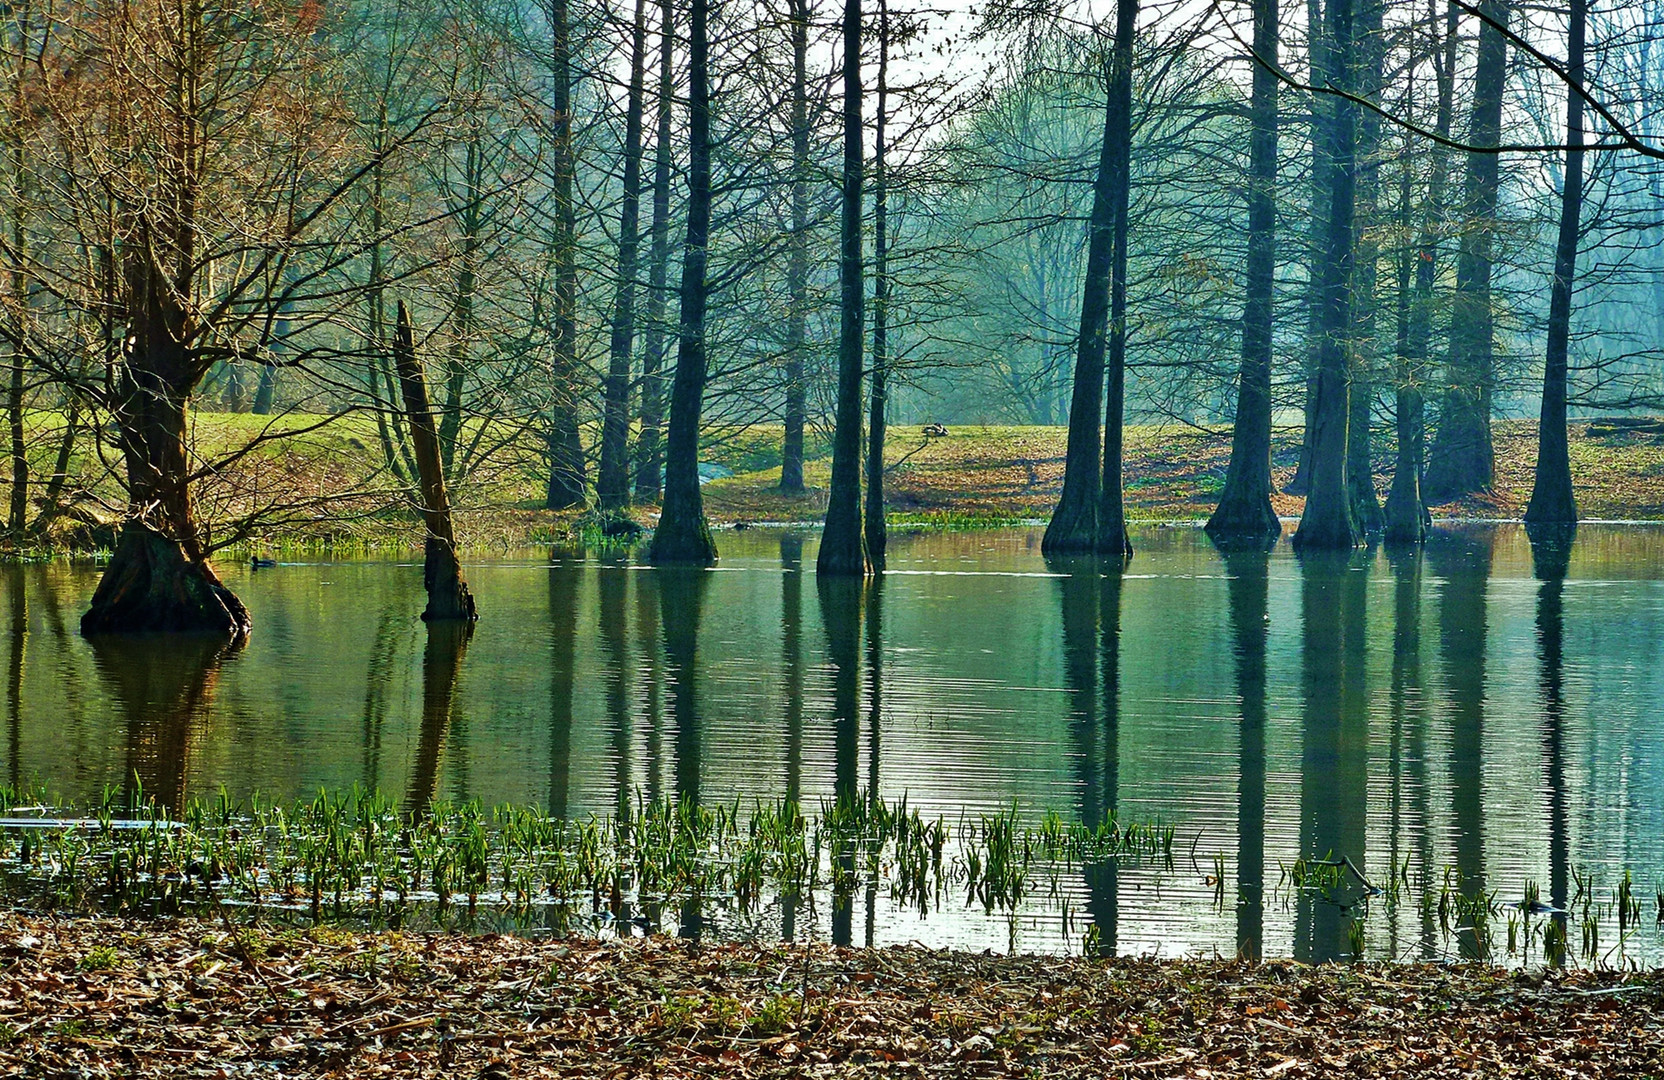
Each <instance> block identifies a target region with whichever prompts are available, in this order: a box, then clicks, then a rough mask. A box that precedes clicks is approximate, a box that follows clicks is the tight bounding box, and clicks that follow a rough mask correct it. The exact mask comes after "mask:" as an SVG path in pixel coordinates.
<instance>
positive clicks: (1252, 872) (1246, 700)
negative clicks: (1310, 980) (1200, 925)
mask: <svg viewBox="0 0 1664 1080" xmlns="http://www.w3.org/2000/svg"><path fill="white" fill-rule="evenodd" d="M1268 553H1269V545H1263V546H1260V547H1257V548H1235V549H1225V550H1223V552H1222V558H1223V559H1224V562H1225V572H1226V574H1228V575H1229V581H1228V591H1229V603H1230V628H1231V659H1232V661H1233V664H1234V670H1235V675H1236V693H1237V697H1238V699H1239V700H1240V701H1241V702H1242V716H1241V726H1240V728H1239V729H1238V734H1237V769H1238V771H1237V801H1236V851H1237V855H1236V895H1235V897H1234V898H1232V897H1229V896H1228V897H1227V899H1228V900H1234V902H1235V904H1236V952H1237V956H1238V957H1239V958H1241V959H1244V960H1259V959H1260V958H1261V957H1262V956H1263V955H1264V951H1265V721H1266V696H1265V682H1266V667H1265V665H1266V656H1265V653H1266V641H1267V638H1268V636H1269V635H1268V623H1267V612H1268V610H1269V608H1268V604H1269V597H1270V559H1269V554H1268Z"/></svg>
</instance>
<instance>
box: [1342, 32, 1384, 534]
mask: <svg viewBox="0 0 1664 1080" xmlns="http://www.w3.org/2000/svg"><path fill="white" fill-rule="evenodd" d="M1383 10H1384V9H1383V6H1382V5H1381V4H1378V3H1371V4H1366V5H1364V8H1363V11H1362V13H1361V16H1360V17H1359V20H1358V32H1357V35H1356V46H1355V47H1356V49H1357V52H1358V58H1359V59H1360V60H1361V61H1362V63H1361V65H1360V66H1361V76H1362V79H1361V81H1362V86H1361V87H1360V88H1359V89H1360V90H1361V92H1362V94H1363V96H1364V97H1365V98H1367V99H1368V100H1369V101H1371V102H1374V103H1375V104H1376V105H1379V104H1380V103H1381V90H1382V86H1381V79H1382V75H1381V68H1382V65H1383V64H1384V63H1385V60H1386V42H1385V41H1384V40H1383V38H1382V36H1381V20H1382V11H1383ZM1357 177H1358V180H1357V184H1358V199H1357V209H1356V211H1355V219H1356V222H1355V224H1354V227H1353V236H1354V238H1355V241H1354V243H1355V247H1356V248H1357V251H1356V254H1355V256H1354V258H1355V259H1356V262H1355V263H1354V265H1353V271H1352V273H1353V277H1352V326H1353V328H1354V333H1353V335H1352V341H1351V343H1350V345H1351V347H1350V348H1349V349H1348V352H1349V354H1350V357H1351V365H1350V366H1351V391H1350V398H1349V400H1350V404H1351V414H1350V417H1349V419H1348V422H1347V425H1346V480H1347V488H1348V491H1349V492H1350V494H1351V499H1352V516H1353V517H1354V518H1355V519H1356V520H1357V523H1358V530H1359V531H1360V532H1362V533H1373V532H1378V531H1380V529H1381V524H1382V520H1381V503H1380V500H1379V499H1377V498H1376V497H1375V462H1374V454H1373V447H1372V445H1371V440H1370V421H1371V419H1372V418H1373V416H1372V414H1373V411H1374V406H1375V365H1376V357H1377V356H1378V355H1379V354H1380V350H1379V349H1378V348H1377V334H1378V332H1379V328H1380V317H1379V303H1378V298H1377V295H1376V293H1377V289H1376V275H1377V273H1378V272H1379V271H1378V267H1377V262H1378V260H1379V259H1380V257H1381V245H1380V242H1379V241H1378V240H1377V239H1376V237H1375V235H1374V233H1373V232H1372V231H1371V228H1370V227H1371V226H1372V225H1374V224H1375V223H1376V221H1377V220H1378V215H1379V213H1380V208H1381V116H1380V114H1379V113H1377V112H1375V111H1374V110H1371V109H1364V110H1361V112H1360V115H1359V118H1358V154H1357Z"/></svg>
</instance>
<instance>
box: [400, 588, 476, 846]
mask: <svg viewBox="0 0 1664 1080" xmlns="http://www.w3.org/2000/svg"><path fill="white" fill-rule="evenodd" d="M473 636H474V624H473V623H472V622H470V621H467V620H462V619H457V620H446V621H443V622H431V623H428V624H427V642H426V644H424V645H423V646H422V727H421V732H420V734H419V736H418V738H417V740H416V763H415V765H414V767H413V768H412V769H411V771H410V788H409V790H408V791H407V792H406V794H405V800H404V805H405V807H406V809H408V810H410V811H411V812H413V813H418V814H419V813H423V812H425V811H426V810H427V809H428V808H429V807H430V806H432V805H433V802H434V800H435V799H437V798H438V797H439V773H440V770H441V768H442V767H443V766H444V762H445V754H446V751H447V748H448V747H450V746H451V744H452V739H453V732H452V728H453V726H454V725H455V724H456V723H457V713H456V683H457V676H458V675H459V674H460V673H461V671H462V657H463V656H464V654H466V653H467V651H468V642H469V640H470V639H472V637H473Z"/></svg>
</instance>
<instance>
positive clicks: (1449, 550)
mask: <svg viewBox="0 0 1664 1080" xmlns="http://www.w3.org/2000/svg"><path fill="white" fill-rule="evenodd" d="M1495 543H1496V530H1495V529H1494V528H1491V527H1489V526H1479V527H1472V528H1464V529H1461V530H1435V531H1433V532H1431V533H1429V534H1428V537H1427V564H1428V566H1429V567H1430V568H1431V569H1432V570H1433V572H1434V573H1435V574H1437V575H1438V576H1439V577H1441V578H1443V579H1444V584H1443V586H1442V587H1441V588H1440V590H1439V600H1438V613H1439V614H1438V617H1439V660H1440V663H1441V665H1442V666H1443V668H1444V685H1445V694H1446V704H1447V714H1448V715H1449V717H1450V809H1451V817H1452V819H1453V822H1454V824H1455V830H1456V836H1455V843H1456V873H1457V875H1458V876H1459V878H1460V882H1459V886H1458V887H1459V889H1460V891H1461V893H1462V895H1463V896H1465V897H1467V898H1468V899H1469V900H1476V899H1477V898H1479V897H1482V896H1484V895H1485V891H1486V884H1485V882H1486V874H1485V831H1484V830H1485V785H1484V776H1483V774H1482V772H1481V768H1482V766H1483V762H1484V746H1485V651H1486V636H1487V633H1488V626H1487V617H1488V616H1487V609H1488V603H1487V598H1486V593H1487V591H1488V590H1489V587H1490V578H1491V557H1492V550H1493V547H1494V545H1495ZM1457 940H1458V947H1459V950H1460V952H1461V955H1462V956H1463V958H1465V959H1473V960H1477V959H1484V958H1486V957H1487V956H1488V955H1489V953H1490V949H1489V945H1488V942H1487V940H1486V937H1485V936H1484V935H1482V934H1481V933H1478V932H1475V930H1474V929H1472V928H1469V929H1462V930H1458V932H1457Z"/></svg>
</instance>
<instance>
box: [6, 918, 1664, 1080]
mask: <svg viewBox="0 0 1664 1080" xmlns="http://www.w3.org/2000/svg"><path fill="white" fill-rule="evenodd" d="M1660 1069H1664V973H1661V972H1657V971H1654V972H1642V973H1636V972H1631V973H1627V974H1626V973H1619V972H1613V971H1605V972H1590V971H1557V970H1536V971H1528V972H1520V971H1504V970H1501V969H1496V968H1491V967H1486V966H1481V965H1463V966H1448V965H1438V964H1390V965H1389V964H1379V963H1365V964H1355V965H1340V964H1325V965H1318V966H1307V965H1304V964H1300V963H1297V962H1293V961H1270V962H1263V963H1250V962H1241V961H1235V960H1223V959H1210V960H1197V959H1165V960H1164V959H1136V958H1117V959H1067V958H1057V957H1046V956H1030V955H1016V956H994V955H987V954H981V955H972V954H964V953H953V952H947V951H932V950H928V949H925V948H922V947H917V946H904V947H895V948H883V949H873V950H852V949H836V948H832V947H828V946H825V945H821V944H812V945H808V946H805V945H802V944H796V945H776V946H770V945H718V946H713V945H696V944H693V943H690V942H686V941H678V940H676V939H670V938H646V939H635V940H627V941H610V942H609V941H594V940H588V939H570V938H568V939H547V938H546V939H529V938H521V937H503V936H496V935H488V936H475V937H470V936H465V935H462V934H457V933H432V934H429V933H408V932H374V933H372V932H347V931H341V930H336V929H331V928H328V927H318V928H313V929H310V930H273V929H270V928H265V927H260V926H237V925H234V924H233V923H232V922H231V921H230V919H229V918H226V919H223V920H221V921H211V920H205V919H194V918H187V919H169V920H145V919H109V918H87V919H65V920H54V919H48V918H40V917H33V916H28V915H24V914H20V913H17V912H7V913H5V914H3V915H0V1071H4V1072H6V1073H7V1074H8V1075H21V1076H62V1075H78V1076H102V1075H126V1076H139V1077H151V1076H154V1077H162V1076H241V1075H256V1074H276V1075H283V1076H331V1077H361V1076H362V1077H369V1076H386V1075H396V1076H401V1077H403V1076H446V1077H465V1078H472V1077H476V1076H478V1077H481V1078H490V1080H501V1078H504V1077H515V1078H532V1080H536V1078H546V1077H579V1076H583V1077H598V1076H655V1077H665V1078H681V1077H694V1076H701V1077H713V1076H714V1077H733V1078H752V1077H787V1076H834V1075H835V1076H860V1077H865V1076H874V1077H877V1076H943V1077H948V1076H952V1077H963V1076H1045V1077H1062V1078H1072V1077H1088V1076H1090V1077H1094V1078H1101V1077H1104V1076H1106V1075H1107V1076H1134V1077H1180V1076H1183V1077H1201V1078H1211V1077H1248V1076H1254V1077H1267V1076H1276V1077H1289V1078H1304V1077H1317V1076H1325V1077H1327V1076H1335V1075H1341V1074H1343V1073H1344V1074H1349V1075H1354V1076H1367V1077H1385V1076H1395V1077H1397V1076H1406V1077H1434V1076H1448V1075H1454V1074H1463V1073H1466V1074H1470V1075H1481V1076H1502V1075H1511V1076H1522V1077H1525V1076H1545V1077H1546V1076H1578V1077H1635V1078H1639V1077H1643V1076H1646V1075H1649V1073H1650V1072H1656V1071H1658V1070H1660Z"/></svg>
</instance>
